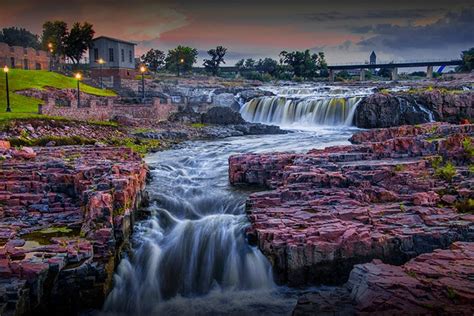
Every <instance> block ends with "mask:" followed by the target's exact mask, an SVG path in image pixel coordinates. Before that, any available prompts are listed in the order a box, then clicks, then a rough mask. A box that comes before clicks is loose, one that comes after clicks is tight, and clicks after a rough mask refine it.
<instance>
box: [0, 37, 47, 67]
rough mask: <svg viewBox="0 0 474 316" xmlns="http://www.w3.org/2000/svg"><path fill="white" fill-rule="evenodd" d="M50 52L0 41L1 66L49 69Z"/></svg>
mask: <svg viewBox="0 0 474 316" xmlns="http://www.w3.org/2000/svg"><path fill="white" fill-rule="evenodd" d="M49 63H50V57H49V53H48V52H46V51H43V50H38V49H34V48H31V47H21V46H9V45H8V44H6V43H0V67H2V68H3V66H8V67H10V68H18V69H31V70H48V69H49V67H50V64H49Z"/></svg>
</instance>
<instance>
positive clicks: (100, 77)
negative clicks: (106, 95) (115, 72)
mask: <svg viewBox="0 0 474 316" xmlns="http://www.w3.org/2000/svg"><path fill="white" fill-rule="evenodd" d="M97 63H99V80H100V88H101V89H104V85H103V82H102V65H103V64H105V60H103V59H102V58H99V60H98V61H97Z"/></svg>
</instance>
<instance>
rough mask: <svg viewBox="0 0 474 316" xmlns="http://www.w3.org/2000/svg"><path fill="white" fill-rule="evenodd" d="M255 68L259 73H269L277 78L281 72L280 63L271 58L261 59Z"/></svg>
mask: <svg viewBox="0 0 474 316" xmlns="http://www.w3.org/2000/svg"><path fill="white" fill-rule="evenodd" d="M255 68H256V69H257V71H258V72H260V73H267V74H269V75H271V76H273V77H276V76H277V75H278V72H279V66H278V62H277V61H276V60H274V59H271V58H265V59H259V60H258V62H257V65H256V66H255Z"/></svg>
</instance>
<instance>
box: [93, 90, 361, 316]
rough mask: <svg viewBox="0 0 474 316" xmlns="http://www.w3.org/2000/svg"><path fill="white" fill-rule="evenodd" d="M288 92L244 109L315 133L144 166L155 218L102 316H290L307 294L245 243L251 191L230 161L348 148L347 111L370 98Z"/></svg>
mask: <svg viewBox="0 0 474 316" xmlns="http://www.w3.org/2000/svg"><path fill="white" fill-rule="evenodd" d="M286 89H287V90H282V91H280V92H279V93H280V95H279V96H278V97H272V98H267V99H265V98H264V99H259V100H253V101H251V102H249V103H247V104H246V105H245V106H244V108H243V109H242V113H243V114H246V113H247V114H248V115H250V114H251V113H253V114H252V120H254V121H255V120H256V121H262V122H272V123H279V124H282V125H285V124H288V125H293V126H294V125H295V124H301V127H305V125H306V127H307V126H310V127H311V128H310V130H306V131H302V130H301V129H299V130H296V131H293V133H289V134H285V135H264V136H261V135H259V136H246V137H236V138H228V139H224V140H215V141H195V142H188V143H185V144H183V145H181V146H180V147H179V148H176V149H173V150H168V151H164V152H159V153H155V154H151V155H149V156H148V157H147V158H146V161H147V163H148V165H149V166H150V169H151V173H152V176H153V180H152V182H151V183H150V184H149V185H148V186H147V190H148V191H149V194H150V199H151V201H152V205H151V206H150V208H149V210H150V211H151V213H152V216H151V217H150V218H148V219H147V220H144V221H142V222H140V223H138V224H137V225H136V227H135V233H134V234H133V239H132V244H133V249H132V251H131V253H130V256H127V257H126V258H124V259H123V260H122V261H121V263H120V264H119V266H118V268H117V272H116V275H115V277H114V287H113V290H112V291H111V293H110V294H109V296H108V298H107V300H106V303H105V305H104V308H103V311H102V314H103V315H290V314H291V312H292V310H293V308H294V306H295V304H296V299H297V297H298V295H300V294H301V293H302V291H303V290H301V289H299V290H298V289H290V288H287V287H284V286H277V285H276V284H275V283H274V282H273V275H272V268H271V265H270V263H269V261H268V260H267V258H266V257H265V256H264V255H263V254H262V253H261V252H260V250H259V249H258V248H256V247H253V246H250V245H249V244H248V242H247V240H246V238H245V229H246V228H247V227H248V225H249V222H248V220H247V217H246V215H245V210H244V204H245V199H246V197H247V195H248V194H249V192H248V191H245V190H240V189H237V188H234V187H231V186H230V185H229V183H228V174H227V172H228V166H227V161H228V157H229V156H230V155H232V154H237V153H248V152H254V153H259V152H272V151H274V152H282V151H299V152H301V151H307V150H309V149H311V148H323V147H327V146H332V145H340V144H347V143H348V142H347V139H348V138H349V137H350V136H351V135H352V133H353V129H351V128H350V127H348V126H347V125H350V124H349V122H350V115H351V111H353V107H354V106H355V105H356V103H357V102H358V100H359V99H360V96H361V95H362V94H363V93H364V92H363V91H358V93H356V94H354V93H352V92H350V91H348V90H343V89H339V90H336V89H329V90H327V89H326V88H321V87H318V88H304V89H303V90H302V89H300V90H298V89H296V90H295V88H286ZM365 93H366V92H365ZM295 94H296V95H298V96H299V97H298V100H295V98H294V95H295ZM290 96H291V99H290ZM343 100H344V101H343ZM329 108H330V109H329ZM244 117H247V118H249V116H246V115H244ZM318 124H323V125H334V126H331V127H327V126H326V127H321V126H318ZM345 125H346V126H345ZM319 290H323V289H322V288H319Z"/></svg>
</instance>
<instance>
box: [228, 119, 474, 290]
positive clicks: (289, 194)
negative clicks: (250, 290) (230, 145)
mask: <svg viewBox="0 0 474 316" xmlns="http://www.w3.org/2000/svg"><path fill="white" fill-rule="evenodd" d="M433 126H436V128H433ZM417 128H418V127H417ZM387 131H388V132H387ZM414 131H416V132H414ZM362 133H370V135H371V136H370V137H368V139H370V140H377V139H379V141H373V142H363V143H361V144H358V145H352V146H337V147H329V148H326V149H322V150H311V151H309V152H308V153H306V154H285V153H275V154H260V155H255V154H245V155H238V156H231V157H230V158H229V179H230V182H231V183H232V184H234V185H237V184H239V185H258V186H264V187H267V188H271V189H273V191H264V192H259V193H254V194H251V195H250V197H249V199H248V201H247V213H248V217H249V219H250V222H251V227H250V228H249V230H248V236H249V240H250V241H252V242H255V243H256V244H258V246H259V248H260V249H261V250H262V252H263V253H264V254H265V255H266V256H267V257H268V258H269V260H270V261H271V263H272V264H273V266H274V271H275V272H276V274H277V276H278V278H279V281H280V282H288V283H290V284H291V285H302V284H308V283H309V284H311V283H342V282H345V281H346V280H347V277H348V275H349V272H350V271H351V269H352V267H353V265H354V264H357V263H365V262H370V261H371V260H373V259H381V260H383V261H384V262H385V263H391V264H403V263H404V262H406V261H408V260H409V259H410V258H413V257H415V256H417V255H419V254H422V253H426V252H431V251H433V250H434V249H437V248H446V247H448V246H449V245H450V244H452V243H453V242H455V241H473V240H474V234H473V231H474V216H472V215H470V214H468V213H460V212H458V211H457V209H456V207H457V205H468V204H469V203H468V201H469V199H472V198H474V193H473V191H472V186H473V184H474V181H473V178H472V176H471V173H470V171H469V170H468V166H469V164H472V162H473V157H472V156H471V155H470V154H469V151H468V150H467V149H466V148H465V147H466V143H467V142H471V143H473V141H472V137H473V135H474V125H463V126H456V125H442V126H438V125H433V124H429V125H428V126H423V125H422V126H420V127H419V128H418V129H416V130H415V129H412V128H411V127H405V126H402V127H399V128H398V129H388V130H385V129H381V130H378V132H377V131H369V132H362ZM379 133H380V134H382V135H383V136H381V135H380V134H379ZM399 135H401V136H399ZM353 139H365V136H364V137H360V136H358V134H356V135H354V137H353ZM434 155H440V156H442V157H443V158H444V160H445V161H450V162H452V163H453V164H455V165H456V174H455V176H454V177H453V179H452V181H451V182H449V181H446V180H445V179H443V178H441V177H438V176H435V175H434V170H433V168H432V166H431V163H430V161H431V160H432V159H433V156H434ZM446 194H448V195H450V197H448V198H445V199H444V200H442V199H441V198H440V197H441V196H445V195H446ZM471 204H472V203H471ZM471 204H469V205H471ZM471 207H472V206H471ZM460 209H461V208H460ZM464 211H465V210H464ZM471 212H472V210H471Z"/></svg>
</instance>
